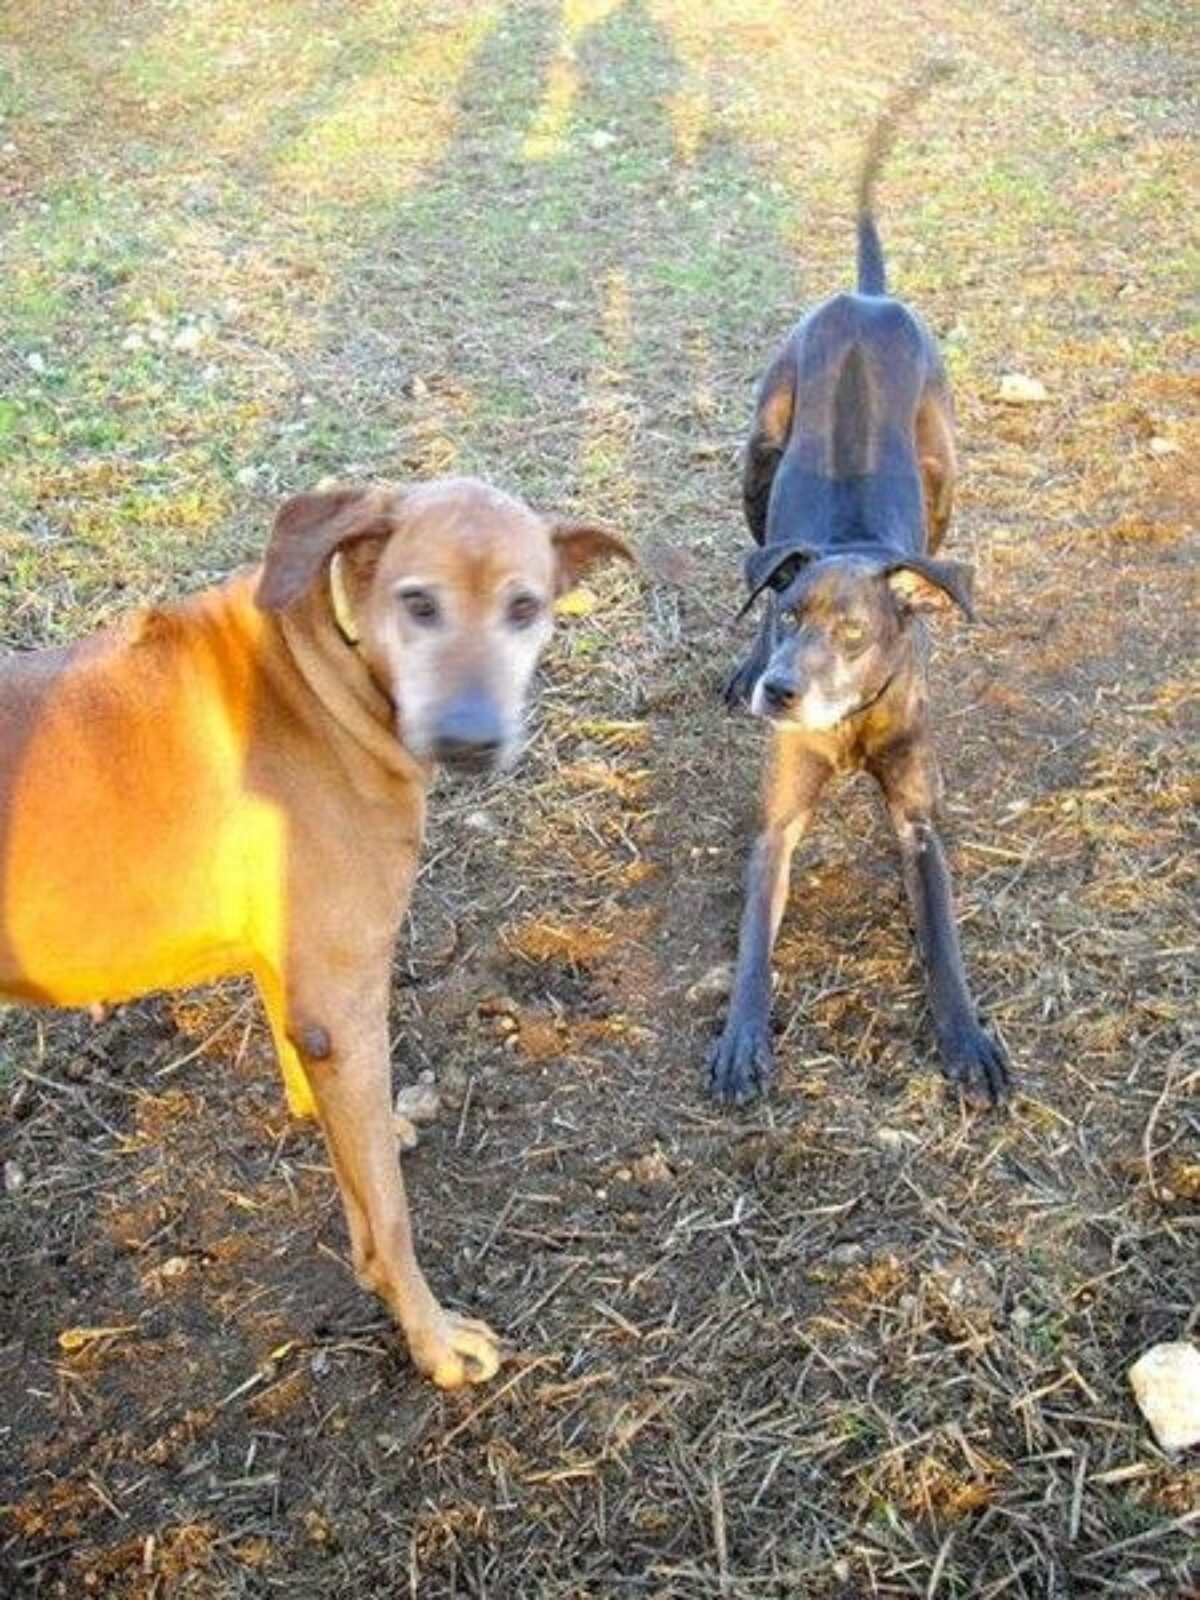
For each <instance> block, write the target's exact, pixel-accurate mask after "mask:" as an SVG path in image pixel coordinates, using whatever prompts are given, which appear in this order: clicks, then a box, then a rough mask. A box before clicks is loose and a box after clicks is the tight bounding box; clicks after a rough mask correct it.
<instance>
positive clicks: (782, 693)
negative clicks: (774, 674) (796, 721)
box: [762, 678, 798, 711]
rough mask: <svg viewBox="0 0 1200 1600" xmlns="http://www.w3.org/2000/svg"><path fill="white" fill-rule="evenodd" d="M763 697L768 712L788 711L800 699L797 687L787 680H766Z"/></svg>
mask: <svg viewBox="0 0 1200 1600" xmlns="http://www.w3.org/2000/svg"><path fill="white" fill-rule="evenodd" d="M762 697H763V704H764V705H765V706H766V708H767V710H768V711H787V710H788V709H789V708H790V707H791V706H794V705H795V703H796V700H797V698H798V696H797V694H796V685H795V684H794V683H789V682H788V681H787V679H786V678H764V679H763V681H762Z"/></svg>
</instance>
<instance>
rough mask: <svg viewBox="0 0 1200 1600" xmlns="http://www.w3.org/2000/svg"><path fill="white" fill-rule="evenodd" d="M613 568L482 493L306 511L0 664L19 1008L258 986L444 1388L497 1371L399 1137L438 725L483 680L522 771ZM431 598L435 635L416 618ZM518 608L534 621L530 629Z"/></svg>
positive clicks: (3, 910) (413, 1340)
mask: <svg viewBox="0 0 1200 1600" xmlns="http://www.w3.org/2000/svg"><path fill="white" fill-rule="evenodd" d="M335 551H340V552H342V559H343V560H344V563H345V565H346V574H345V578H346V583H345V587H346V591H347V596H348V601H349V604H350V606H351V608H352V610H353V613H354V619H355V621H356V624H357V626H356V630H355V631H356V632H357V634H358V638H357V640H356V641H355V642H351V641H350V640H349V639H348V638H347V637H346V635H345V633H344V629H343V626H341V625H339V621H338V619H337V617H336V616H335V613H334V606H333V602H332V599H331V592H330V586H329V581H328V578H327V570H328V568H329V564H330V559H331V557H332V556H333V555H334V553H335ZM622 553H627V552H625V551H624V547H623V546H622V545H621V543H620V541H619V540H617V539H616V538H615V536H614V535H612V534H610V533H608V532H607V531H605V530H604V529H598V528H590V527H580V526H575V525H570V524H564V523H557V522H553V521H548V520H546V519H544V518H542V517H540V516H538V515H537V514H536V513H535V512H533V511H531V510H530V509H529V507H527V506H525V505H523V504H522V503H521V502H520V501H517V500H515V499H512V498H511V497H509V496H507V495H502V494H500V493H499V492H497V491H495V490H492V489H489V488H487V487H486V486H485V485H483V484H479V483H474V482H471V481H470V480H465V479H452V480H445V481H443V482H440V483H434V484H428V485H422V486H418V487H416V488H413V489H409V490H403V491H402V490H397V489H390V488H386V487H375V488H369V489H362V488H346V489H338V490H332V491H327V492H325V493H323V494H322V493H318V494H311V495H301V496H297V497H296V498H294V499H293V500H290V501H288V502H287V503H286V504H285V505H284V506H283V507H282V509H281V511H280V513H279V515H278V517H277V519H276V524H275V529H274V533H273V535H272V539H271V543H270V547H269V549H268V552H267V555H266V559H265V562H264V564H263V566H262V567H260V568H256V569H251V570H248V571H243V572H241V573H239V574H237V575H235V576H234V577H233V578H231V579H230V580H229V581H228V582H227V583H224V584H221V585H219V586H217V587H214V588H210V589H206V590H204V591H202V592H201V593H199V594H197V595H195V596H193V597H192V598H191V599H188V600H184V601H182V602H180V603H179V604H177V605H172V606H167V607H164V608H162V609H160V610H155V611H150V612H145V613H142V614H141V615H140V616H136V617H134V618H131V619H130V620H129V621H127V622H125V623H123V624H120V625H119V626H117V627H116V628H113V629H110V630H108V631H107V632H105V633H100V634H97V635H95V636H93V637H91V638H89V639H85V640H83V641H82V642H81V643H79V644H75V645H72V646H70V647H68V648H67V649H64V650H52V651H44V652H38V653H35V654H31V655H27V656H18V657H12V658H9V659H8V660H7V661H5V662H4V663H3V664H2V665H0V773H2V774H3V779H2V782H0V853H2V861H3V896H2V903H0V991H2V992H3V993H4V994H6V995H8V996H9V997H11V998H14V999H18V1000H24V1001H29V1002H37V1003H43V1004H55V1005H72V1006H75V1005H86V1004H91V1003H94V1002H101V1001H110V1000H120V999H124V998H127V997H130V996H133V995H137V994H141V993H144V992H146V991H148V990H153V989H161V988H177V987H182V986H185V985H190V984H194V983H199V982H203V981H209V980H212V979H216V978H221V977H224V976H226V975H228V974H232V973H242V972H248V973H251V974H253V976H254V978H255V980H256V983H257V985H258V989H259V992H260V994H261V995H262V999H263V1003H264V1005H265V1007H266V1010H267V1015H268V1017H269V1019H270V1024H271V1030H272V1033H273V1036H274V1040H275V1045H276V1049H277V1051H278V1055H279V1060H280V1065H281V1068H282V1071H283V1076H284V1081H285V1085H286V1089H287V1095H288V1101H289V1104H290V1105H291V1108H292V1110H293V1111H294V1112H296V1113H298V1114H301V1115H316V1116H317V1117H318V1118H319V1119H320V1122H321V1125H322V1128H323V1130H324V1133H325V1137H326V1140H327V1142H328V1145H329V1151H330V1156H331V1159H332V1163H333V1167H334V1171H335V1173H336V1176H337V1180H338V1184H339V1186H340V1189H341V1193H342V1199H343V1201H344V1204H345V1209H346V1216H347V1220H348V1223H349V1229H350V1238H351V1246H352V1251H353V1258H354V1264H355V1268H356V1270H357V1272H358V1275H359V1278H360V1280H361V1281H362V1283H363V1284H364V1285H365V1286H366V1287H367V1288H370V1289H372V1290H374V1291H375V1292H376V1293H377V1294H379V1295H380V1296H381V1297H382V1298H383V1300H384V1301H385V1302H386V1304H387V1305H388V1307H389V1308H390V1309H391V1311H392V1313H393V1314H394V1316H395V1317H396V1319H397V1321H398V1322H399V1323H400V1325H401V1327H402V1328H403V1330H404V1334H405V1336H406V1338H407V1340H408V1346H409V1349H410V1351H411V1353H412V1357H413V1360H414V1361H415V1363H416V1364H417V1366H418V1367H420V1369H421V1370H422V1371H423V1372H426V1373H428V1374H429V1375H430V1376H431V1377H432V1378H433V1379H434V1381H435V1382H437V1383H439V1384H442V1385H445V1386H452V1385H456V1384H460V1383H463V1382H465V1381H473V1380H479V1379H483V1378H487V1377H490V1376H491V1374H492V1373H493V1372H494V1371H495V1370H496V1367H497V1365H498V1362H499V1350H498V1345H497V1341H496V1338H495V1335H494V1334H492V1332H491V1331H490V1330H489V1329H488V1328H487V1327H486V1326H485V1325H484V1324H483V1323H479V1322H473V1321H469V1320H466V1319H463V1318H460V1317H457V1316H454V1315H452V1314H451V1313H449V1312H447V1311H445V1310H443V1309H442V1307H441V1306H440V1305H439V1304H438V1302H437V1301H436V1299H435V1298H434V1296H433V1294H432V1292H431V1290H430V1289H429V1286H428V1284H427V1283H426V1281H425V1278H424V1275H423V1273H422V1271H421V1268H420V1266H419V1265H418V1263H417V1260H416V1256H415V1254H414V1250H413V1241H412V1232H411V1227H410V1223H409V1215H408V1207H407V1203H406V1200H405V1195H404V1186H403V1181H402V1178H401V1174H400V1166H399V1161H398V1159H397V1152H396V1147H395V1140H394V1137H393V1133H392V1117H391V1103H390V1068H389V1048H388V1033H387V1006H388V990H389V982H390V972H391V958H392V949H393V945H394V942H395V937H396V932H397V929H398V927H399V923H400V920H401V917H402V915H403V913H404V909H405V905H406V903H407V900H408V895H409V891H410V888H411V885H412V881H413V877H414V875H415V872H416V867H417V859H418V853H419V850H420V844H421V837H422V832H423V827H424V817H425V790H426V786H427V784H428V781H429V777H430V774H431V771H432V766H431V759H430V758H431V756H432V753H433V751H434V748H435V747H436V745H437V742H438V739H437V729H438V725H439V724H438V719H439V717H440V716H442V714H443V712H444V709H445V707H446V706H447V705H450V704H452V703H453V697H454V695H455V694H456V693H458V692H459V690H460V688H461V685H462V684H463V683H464V682H467V681H468V680H469V682H470V684H471V685H472V693H473V694H475V695H476V696H477V697H479V696H486V697H488V699H487V704H488V707H489V710H490V711H493V712H494V714H495V719H496V724H497V726H498V727H499V728H500V730H501V732H502V734H503V740H504V749H503V751H502V752H501V755H503V756H508V755H511V754H512V753H513V751H514V750H515V747H516V742H517V739H518V736H519V724H520V717H521V711H522V705H523V701H524V696H525V691H526V687H527V684H528V680H529V674H530V673H531V671H532V668H533V663H534V661H535V659H536V656H537V654H538V652H539V650H540V648H541V646H542V645H543V644H544V643H545V639H546V637H547V636H548V634H549V631H550V607H551V603H552V600H553V596H554V594H555V593H556V592H557V591H559V590H560V589H562V588H563V587H564V586H569V584H570V583H571V582H573V581H574V579H575V578H576V577H577V576H578V575H579V574H580V573H581V572H582V571H583V570H584V569H585V568H586V567H587V566H588V565H589V564H590V563H591V562H592V561H594V560H596V559H598V558H600V557H601V556H604V555H609V554H622ZM413 574H416V575H417V576H418V577H419V579H420V581H421V583H422V584H423V585H426V586H428V588H429V590H430V592H431V593H434V594H436V595H437V596H438V603H439V605H440V606H441V608H442V614H443V619H444V620H443V623H442V625H440V626H439V627H438V628H437V629H423V630H421V629H417V628H416V627H415V625H410V624H408V623H405V622H404V621H402V620H398V616H399V614H400V610H401V607H400V604H399V600H398V591H397V585H402V584H404V583H405V582H407V581H408V578H409V577H410V576H411V575H413ZM514 595H517V596H520V597H522V599H523V601H524V602H528V603H529V605H533V606H535V607H540V609H539V610H537V612H536V616H535V617H534V620H533V622H531V623H529V624H528V625H525V624H524V623H522V624H520V625H518V624H517V623H516V622H515V621H514V620H513V616H512V613H511V604H512V599H511V597H512V596H514ZM506 608H509V609H506Z"/></svg>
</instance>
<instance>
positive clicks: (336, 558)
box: [329, 550, 362, 648]
mask: <svg viewBox="0 0 1200 1600" xmlns="http://www.w3.org/2000/svg"><path fill="white" fill-rule="evenodd" d="M329 604H330V606H331V607H332V608H333V620H334V622H335V623H336V625H337V631H338V632H339V633H340V634H341V636H342V638H343V639H344V640H345V641H346V643H347V644H348V645H350V646H351V647H352V648H357V646H358V645H360V644H361V643H362V634H361V633H360V632H359V629H358V618H357V617H356V616H355V615H354V607H353V606H352V605H351V604H350V596H349V595H348V594H347V592H346V575H345V573H344V572H343V571H342V552H341V551H340V550H335V551H334V552H333V556H332V558H331V560H330V562H329Z"/></svg>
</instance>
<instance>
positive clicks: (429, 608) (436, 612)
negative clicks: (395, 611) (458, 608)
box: [396, 589, 442, 628]
mask: <svg viewBox="0 0 1200 1600" xmlns="http://www.w3.org/2000/svg"><path fill="white" fill-rule="evenodd" d="M396 598H397V599H398V600H399V602H400V604H401V605H402V606H403V607H404V609H405V611H406V612H407V613H408V615H409V617H410V618H411V619H412V621H413V622H416V623H419V624H420V625H421V627H423V628H431V627H432V626H433V625H434V623H435V622H437V621H438V619H439V618H440V617H441V614H442V608H441V607H440V606H439V605H438V603H437V596H436V595H434V594H432V593H431V592H430V590H428V589H401V590H400V591H399V592H398V593H397V596H396Z"/></svg>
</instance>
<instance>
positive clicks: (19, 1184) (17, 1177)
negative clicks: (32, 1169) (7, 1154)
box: [4, 1161, 25, 1194]
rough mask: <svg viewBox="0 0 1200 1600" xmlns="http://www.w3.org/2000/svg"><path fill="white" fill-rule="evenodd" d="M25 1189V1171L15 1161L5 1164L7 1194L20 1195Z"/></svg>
mask: <svg viewBox="0 0 1200 1600" xmlns="http://www.w3.org/2000/svg"><path fill="white" fill-rule="evenodd" d="M24 1187H25V1173H24V1170H23V1169H22V1168H21V1167H19V1166H18V1165H17V1163H16V1162H15V1161H6V1162H5V1163H4V1192H5V1194H20V1192H21V1190H22V1189H23V1188H24Z"/></svg>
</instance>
